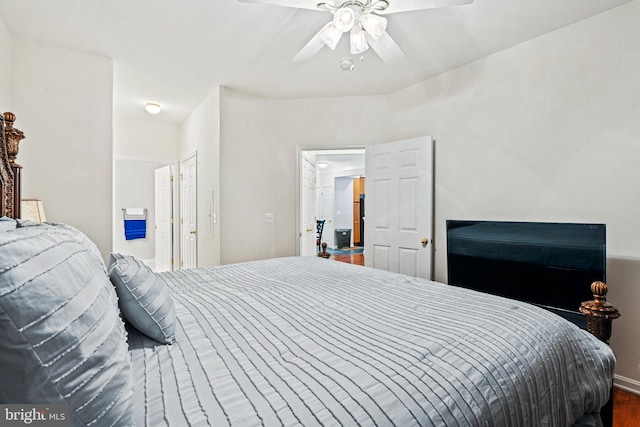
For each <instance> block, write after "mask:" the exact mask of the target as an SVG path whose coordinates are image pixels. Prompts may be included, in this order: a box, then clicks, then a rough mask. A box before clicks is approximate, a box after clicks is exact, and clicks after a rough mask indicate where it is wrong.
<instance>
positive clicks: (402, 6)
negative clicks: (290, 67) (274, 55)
mask: <svg viewBox="0 0 640 427" xmlns="http://www.w3.org/2000/svg"><path fill="white" fill-rule="evenodd" d="M241 1H246V0H241ZM294 1H295V0H291V2H292V3H293V2H294ZM299 1H300V2H303V1H304V0H299ZM473 1H474V0H393V1H389V7H388V8H387V9H385V10H383V11H380V12H376V13H379V14H381V15H387V14H389V13H400V12H410V11H412V10H425V9H435V8H437V7H450V6H461V5H465V4H471V3H473Z"/></svg>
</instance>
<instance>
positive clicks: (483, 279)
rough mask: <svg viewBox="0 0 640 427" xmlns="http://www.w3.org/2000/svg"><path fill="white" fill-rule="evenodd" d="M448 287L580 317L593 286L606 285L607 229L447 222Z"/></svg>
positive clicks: (534, 224) (536, 223) (485, 222)
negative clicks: (583, 302) (597, 282)
mask: <svg viewBox="0 0 640 427" xmlns="http://www.w3.org/2000/svg"><path fill="white" fill-rule="evenodd" d="M447 276H448V282H449V284H450V285H455V286H461V287H465V288H470V289H475V290H478V291H482V292H487V293H491V294H495V295H500V296H504V297H508V298H513V299H517V300H521V301H526V302H530V303H534V304H537V305H541V306H543V307H545V308H549V309H552V311H555V312H558V314H561V315H563V313H565V312H567V313H568V314H569V316H565V317H567V318H569V320H571V321H574V323H581V321H580V320H576V318H575V316H573V315H574V314H575V315H576V316H578V317H580V313H579V311H578V308H579V307H580V303H581V302H582V301H588V300H591V299H593V296H592V295H591V292H590V285H591V283H592V282H593V281H596V280H601V281H606V226H605V224H576V223H551V222H509V221H467V220H448V221H447Z"/></svg>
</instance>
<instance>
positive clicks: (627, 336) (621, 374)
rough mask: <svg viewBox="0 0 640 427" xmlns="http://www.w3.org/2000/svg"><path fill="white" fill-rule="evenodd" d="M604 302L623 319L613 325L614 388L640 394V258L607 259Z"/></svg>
mask: <svg viewBox="0 0 640 427" xmlns="http://www.w3.org/2000/svg"><path fill="white" fill-rule="evenodd" d="M607 284H608V285H609V294H608V295H607V301H608V302H610V303H611V304H613V305H615V306H616V307H618V309H619V310H620V313H621V314H622V317H620V318H619V319H617V320H616V321H614V322H613V335H612V337H611V347H612V348H613V350H614V352H615V353H616V357H617V362H616V380H615V382H616V384H618V385H621V386H623V387H626V388H631V389H633V390H634V391H636V392H637V393H640V345H638V343H640V307H639V306H640V258H631V257H629V258H627V257H609V258H607Z"/></svg>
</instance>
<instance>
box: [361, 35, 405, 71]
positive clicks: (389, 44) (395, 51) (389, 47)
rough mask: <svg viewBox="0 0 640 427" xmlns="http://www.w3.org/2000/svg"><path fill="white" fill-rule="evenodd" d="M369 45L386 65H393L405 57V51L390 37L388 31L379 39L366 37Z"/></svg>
mask: <svg viewBox="0 0 640 427" xmlns="http://www.w3.org/2000/svg"><path fill="white" fill-rule="evenodd" d="M367 41H368V42H369V46H370V47H371V48H372V49H373V50H375V51H376V53H377V54H378V56H380V58H382V60H383V61H384V62H385V63H387V64H388V65H395V64H397V63H398V62H400V61H402V60H403V59H404V58H406V55H405V53H404V52H403V51H402V49H400V46H398V44H397V43H396V42H395V41H394V40H393V39H392V38H391V36H390V35H389V33H387V32H385V33H384V34H382V37H380V38H379V39H377V40H376V39H373V38H371V37H367Z"/></svg>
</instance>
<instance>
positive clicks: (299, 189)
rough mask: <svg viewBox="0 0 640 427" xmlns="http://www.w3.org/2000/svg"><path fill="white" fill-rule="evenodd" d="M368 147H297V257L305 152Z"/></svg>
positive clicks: (363, 148)
mask: <svg viewBox="0 0 640 427" xmlns="http://www.w3.org/2000/svg"><path fill="white" fill-rule="evenodd" d="M366 148H367V146H366V145H328V146H317V145H312V146H304V147H303V146H300V145H299V146H297V147H296V234H295V238H296V255H297V256H300V237H301V234H300V233H302V224H301V223H300V219H301V215H302V206H301V204H302V155H303V152H305V151H327V152H329V151H330V152H335V151H347V150H366Z"/></svg>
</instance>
